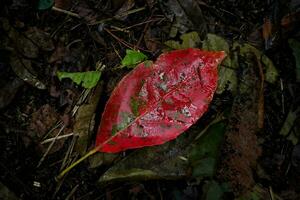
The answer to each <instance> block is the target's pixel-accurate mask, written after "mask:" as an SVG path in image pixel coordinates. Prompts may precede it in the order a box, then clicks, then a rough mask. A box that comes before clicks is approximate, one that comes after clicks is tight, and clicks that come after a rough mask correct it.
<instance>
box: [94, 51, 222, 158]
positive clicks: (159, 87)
mask: <svg viewBox="0 0 300 200" xmlns="http://www.w3.org/2000/svg"><path fill="white" fill-rule="evenodd" d="M224 56H225V54H224V52H206V51H201V50H198V49H187V50H177V51H173V52H170V53H165V54H163V55H161V56H160V57H159V58H158V59H157V60H156V62H155V64H152V65H150V66H149V65H148V64H147V63H146V62H145V63H142V64H140V65H139V66H138V67H136V68H135V70H133V71H132V72H131V73H130V74H128V75H127V76H125V78H123V79H122V80H121V81H120V82H119V84H118V86H117V88H116V89H115V90H114V92H113V94H112V95H111V97H110V99H109V101H108V103H107V104H106V108H105V111H104V114H103V115H102V121H101V124H100V127H99V130H98V135H97V140H96V146H99V147H100V149H99V150H100V151H103V152H112V153H113V152H119V151H123V150H126V149H130V148H138V147H143V146H152V145H158V144H163V143H165V142H167V141H169V140H171V139H174V138H176V137H177V136H178V135H179V134H181V133H182V132H183V131H185V130H186V129H188V128H189V127H190V126H191V125H192V124H194V123H195V122H196V121H197V120H198V119H199V118H200V117H201V116H202V115H203V113H204V112H205V111H206V110H207V108H208V103H209V102H210V101H211V100H212V97H213V94H214V92H215V89H216V86H217V65H218V64H219V63H220V62H221V61H222V59H223V58H224ZM128 83H130V87H128V86H129V84H128ZM200 91H201V92H200ZM121 99H122V101H120V100H121Z"/></svg>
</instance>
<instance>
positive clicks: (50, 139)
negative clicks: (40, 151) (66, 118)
mask: <svg viewBox="0 0 300 200" xmlns="http://www.w3.org/2000/svg"><path fill="white" fill-rule="evenodd" d="M72 135H74V136H77V134H74V133H69V134H65V135H61V136H58V137H57V138H56V140H60V139H63V138H67V137H70V136H72ZM53 140H55V137H53V138H49V139H46V140H44V141H42V142H41V144H46V143H49V142H52V141H53Z"/></svg>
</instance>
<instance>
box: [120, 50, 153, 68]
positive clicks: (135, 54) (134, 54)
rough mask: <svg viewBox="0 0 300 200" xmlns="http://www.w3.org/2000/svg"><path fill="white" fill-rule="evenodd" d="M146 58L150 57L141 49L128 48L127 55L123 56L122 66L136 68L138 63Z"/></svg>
mask: <svg viewBox="0 0 300 200" xmlns="http://www.w3.org/2000/svg"><path fill="white" fill-rule="evenodd" d="M146 59H148V57H147V56H146V55H145V54H143V53H141V52H139V51H134V50H130V49H127V50H126V56H125V57H124V58H123V60H122V61H121V63H122V67H128V68H134V67H135V66H136V65H137V64H139V63H140V62H142V61H144V60H146Z"/></svg>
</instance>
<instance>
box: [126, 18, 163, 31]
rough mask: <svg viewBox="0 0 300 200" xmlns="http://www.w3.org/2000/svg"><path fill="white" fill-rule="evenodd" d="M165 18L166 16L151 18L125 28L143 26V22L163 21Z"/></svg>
mask: <svg viewBox="0 0 300 200" xmlns="http://www.w3.org/2000/svg"><path fill="white" fill-rule="evenodd" d="M163 20H165V18H157V19H151V20H147V21H144V22H140V23H137V24H134V25H132V26H128V27H126V28H123V29H124V30H128V29H131V28H134V27H136V26H141V25H143V24H147V23H150V22H155V21H163Z"/></svg>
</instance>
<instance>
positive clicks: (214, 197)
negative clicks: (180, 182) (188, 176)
mask: <svg viewBox="0 0 300 200" xmlns="http://www.w3.org/2000/svg"><path fill="white" fill-rule="evenodd" d="M228 191H229V189H228V186H227V185H226V184H220V183H218V182H216V181H214V180H212V181H209V182H207V183H206V184H205V185H204V186H203V194H202V199H203V200H222V199H223V198H222V196H223V194H224V192H228Z"/></svg>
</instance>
